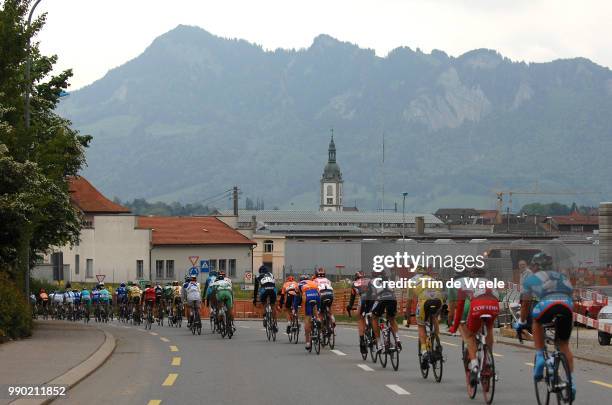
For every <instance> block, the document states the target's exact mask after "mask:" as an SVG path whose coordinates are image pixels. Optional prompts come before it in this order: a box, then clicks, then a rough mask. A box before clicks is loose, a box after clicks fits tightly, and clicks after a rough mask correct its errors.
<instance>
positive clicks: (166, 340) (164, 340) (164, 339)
mask: <svg viewBox="0 0 612 405" xmlns="http://www.w3.org/2000/svg"><path fill="white" fill-rule="evenodd" d="M159 340H161V341H162V342H166V343H168V342H169V340H168V339H166V338H165V337H160V338H159Z"/></svg>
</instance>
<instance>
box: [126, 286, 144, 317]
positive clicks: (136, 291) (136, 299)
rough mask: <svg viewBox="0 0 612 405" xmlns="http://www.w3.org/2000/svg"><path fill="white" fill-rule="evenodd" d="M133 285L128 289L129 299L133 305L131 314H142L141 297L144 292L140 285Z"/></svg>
mask: <svg viewBox="0 0 612 405" xmlns="http://www.w3.org/2000/svg"><path fill="white" fill-rule="evenodd" d="M131 284H132V285H131V286H130V287H129V288H128V297H129V299H130V302H131V305H132V307H131V310H130V314H132V315H133V314H134V313H136V314H140V297H141V296H142V290H141V289H140V286H139V285H138V284H134V283H131Z"/></svg>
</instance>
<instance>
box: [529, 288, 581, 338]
mask: <svg viewBox="0 0 612 405" xmlns="http://www.w3.org/2000/svg"><path fill="white" fill-rule="evenodd" d="M572 306H573V302H572V300H571V299H569V298H568V299H565V300H544V301H540V302H538V304H537V305H536V306H535V307H534V308H533V319H534V320H536V321H538V322H539V323H540V324H546V323H550V322H552V321H553V319H554V318H555V317H556V316H558V317H559V318H558V319H557V328H556V329H557V337H558V338H559V340H561V341H567V340H569V338H570V336H571V335H572V327H573V323H574V322H573V313H572Z"/></svg>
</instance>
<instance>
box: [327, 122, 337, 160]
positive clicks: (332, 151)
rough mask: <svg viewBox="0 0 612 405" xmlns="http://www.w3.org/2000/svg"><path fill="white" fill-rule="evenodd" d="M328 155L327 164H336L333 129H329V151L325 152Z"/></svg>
mask: <svg viewBox="0 0 612 405" xmlns="http://www.w3.org/2000/svg"><path fill="white" fill-rule="evenodd" d="M327 153H328V156H329V158H328V162H329V163H336V144H335V143H334V129H333V128H332V129H331V141H329V149H328V150H327Z"/></svg>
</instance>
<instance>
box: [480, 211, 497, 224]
mask: <svg viewBox="0 0 612 405" xmlns="http://www.w3.org/2000/svg"><path fill="white" fill-rule="evenodd" d="M477 212H478V216H477V217H476V221H475V223H476V224H480V225H492V224H494V223H495V220H496V219H497V210H477Z"/></svg>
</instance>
